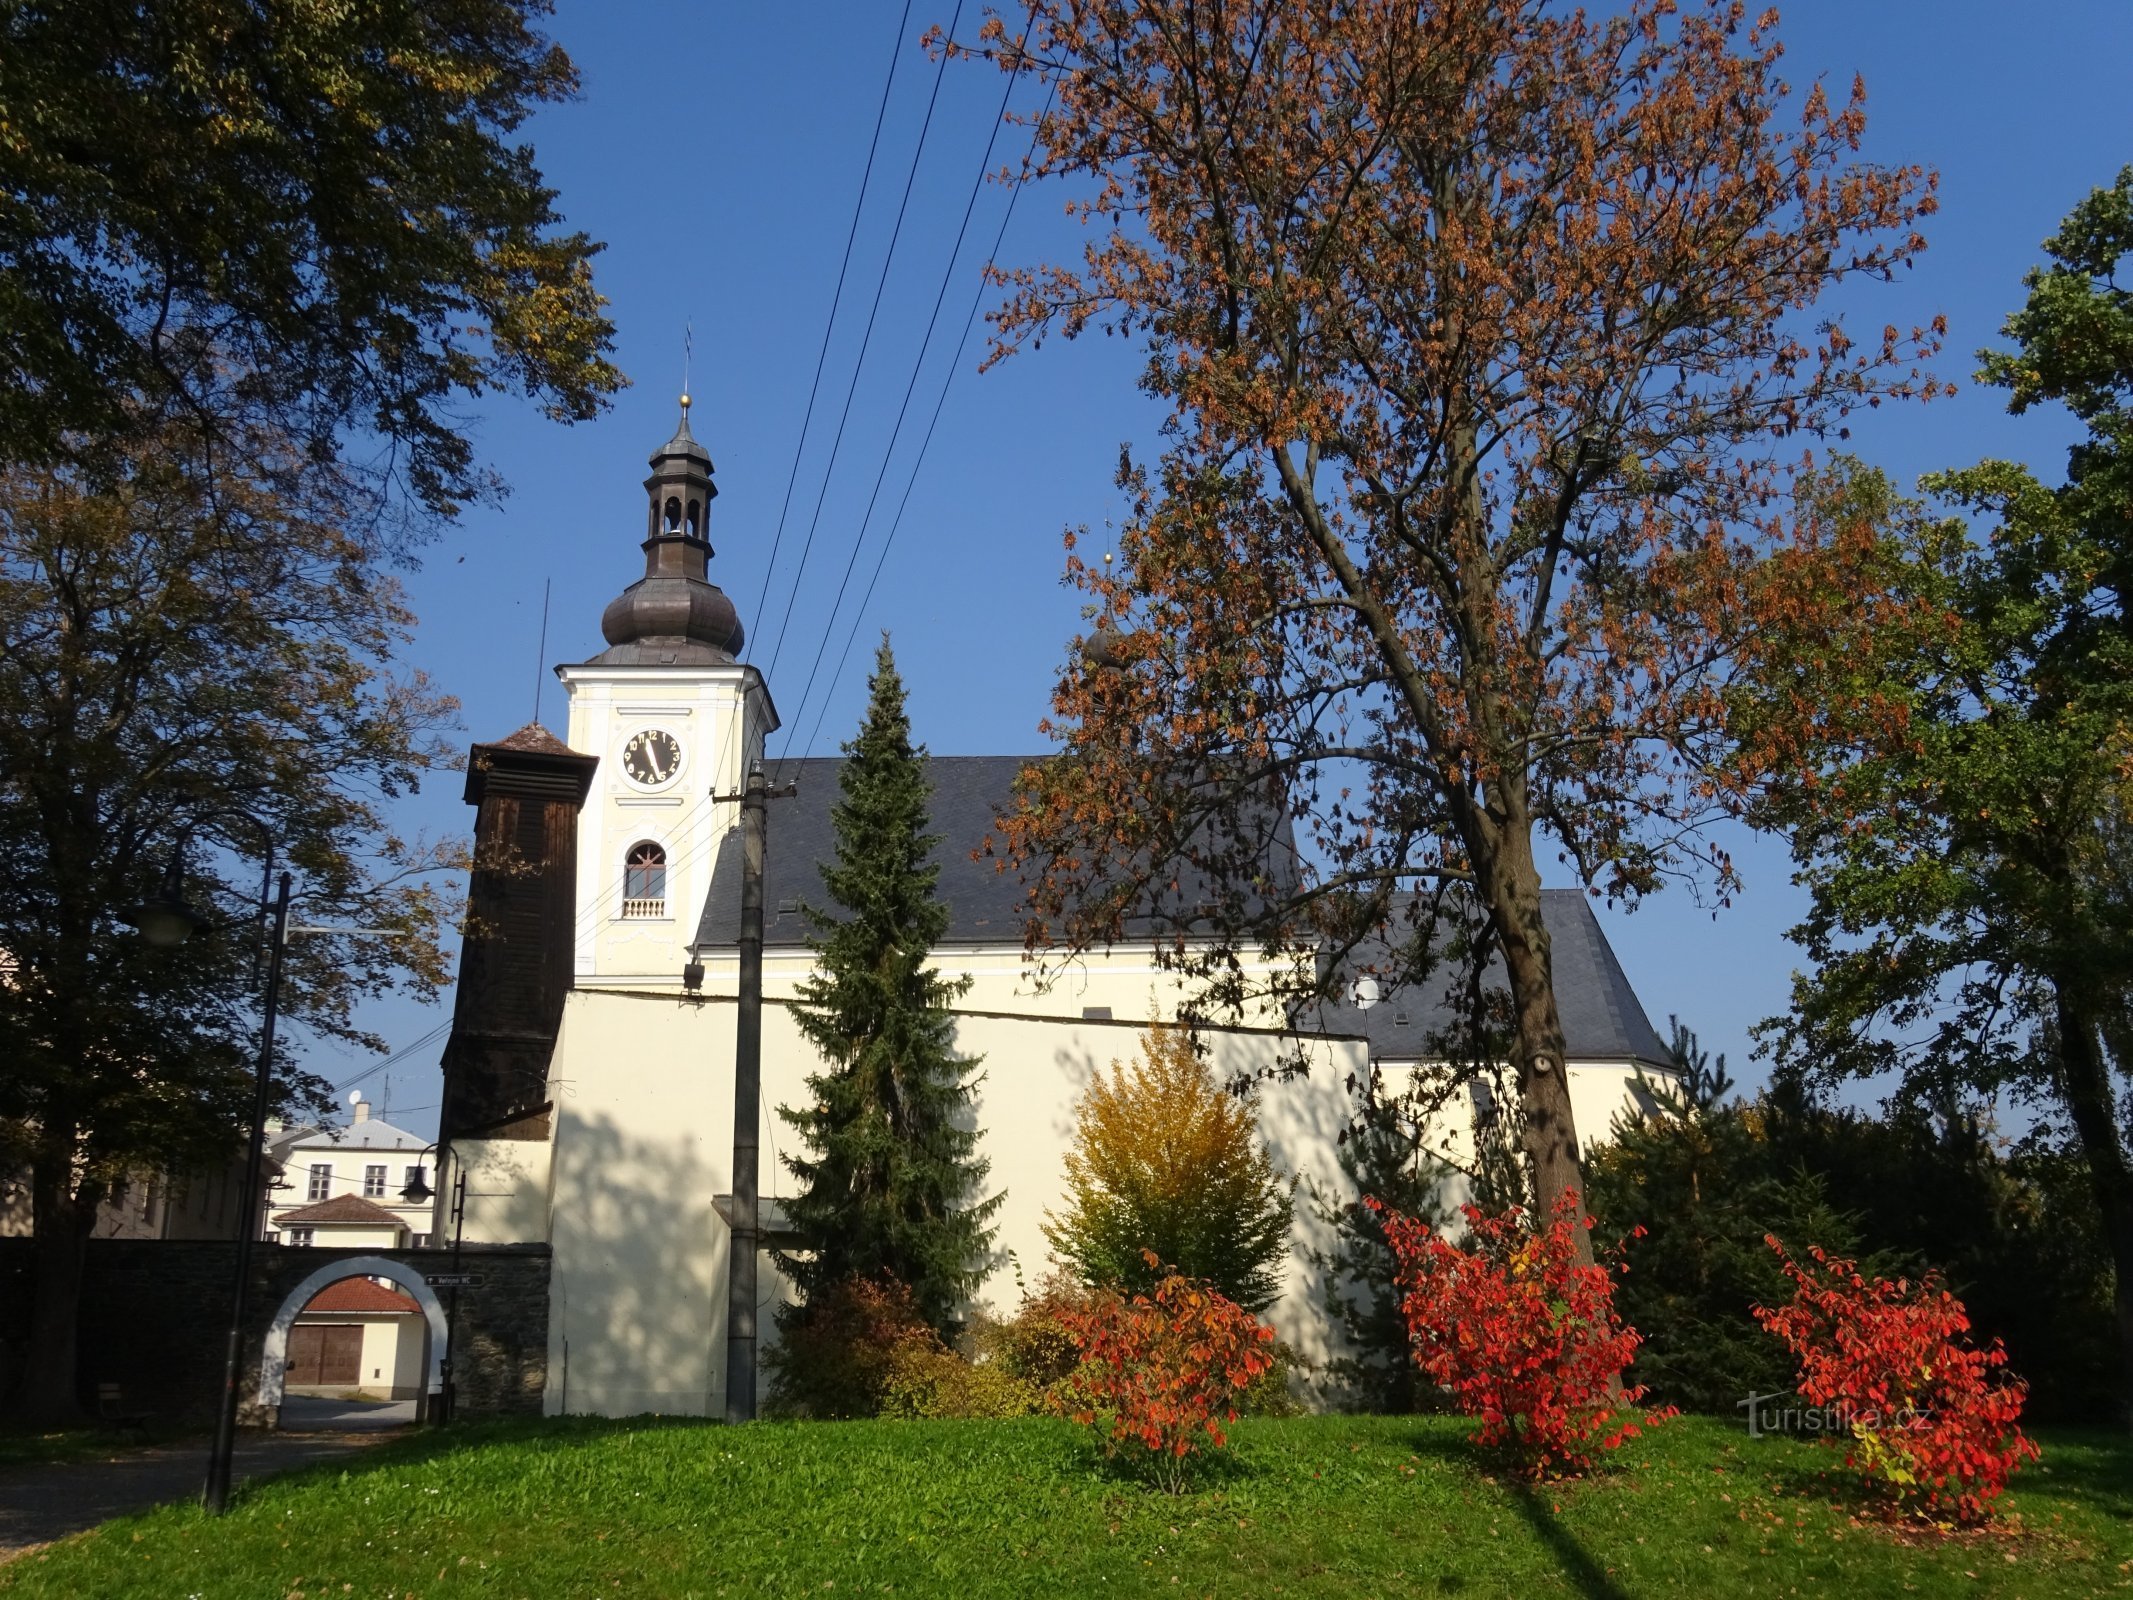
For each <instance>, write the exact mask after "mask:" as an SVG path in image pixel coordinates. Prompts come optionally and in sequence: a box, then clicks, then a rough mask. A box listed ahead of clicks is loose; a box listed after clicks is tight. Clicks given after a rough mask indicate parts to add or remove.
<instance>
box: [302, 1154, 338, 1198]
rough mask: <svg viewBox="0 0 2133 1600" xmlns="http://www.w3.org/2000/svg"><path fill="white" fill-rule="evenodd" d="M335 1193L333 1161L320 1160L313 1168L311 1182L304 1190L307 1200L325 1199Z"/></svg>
mask: <svg viewBox="0 0 2133 1600" xmlns="http://www.w3.org/2000/svg"><path fill="white" fill-rule="evenodd" d="M332 1193H333V1163H332V1162H330V1161H320V1162H317V1163H315V1164H314V1165H313V1166H312V1168H311V1183H310V1186H309V1187H308V1188H306V1189H305V1190H304V1198H305V1199H306V1200H324V1199H325V1198H326V1197H327V1196H329V1195H331V1194H332Z"/></svg>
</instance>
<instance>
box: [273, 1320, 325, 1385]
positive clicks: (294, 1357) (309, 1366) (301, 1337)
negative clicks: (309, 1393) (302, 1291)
mask: <svg viewBox="0 0 2133 1600" xmlns="http://www.w3.org/2000/svg"><path fill="white" fill-rule="evenodd" d="M325 1350H326V1330H325V1329H324V1328H321V1327H319V1326H317V1325H316V1324H311V1325H309V1326H307V1325H305V1324H303V1323H298V1324H297V1325H296V1326H295V1327H293V1328H291V1329H290V1330H289V1369H288V1373H287V1376H286V1377H285V1378H284V1379H283V1381H284V1382H286V1383H292V1384H301V1385H304V1386H306V1387H311V1386H315V1385H316V1384H317V1383H318V1381H319V1375H318V1373H319V1361H320V1358H321V1357H322V1356H323V1355H324V1354H325Z"/></svg>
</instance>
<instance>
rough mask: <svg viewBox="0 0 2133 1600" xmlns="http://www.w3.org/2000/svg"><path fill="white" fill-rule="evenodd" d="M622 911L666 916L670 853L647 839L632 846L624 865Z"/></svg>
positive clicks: (638, 914) (631, 914) (651, 915)
mask: <svg viewBox="0 0 2133 1600" xmlns="http://www.w3.org/2000/svg"><path fill="white" fill-rule="evenodd" d="M622 914H623V915H624V916H625V917H663V916H665V915H666V914H667V852H666V849H665V847H664V846H662V845H656V844H653V843H652V842H651V841H649V840H646V841H644V842H643V843H640V844H633V845H631V846H630V850H629V854H628V856H626V857H625V858H624V860H623V865H622Z"/></svg>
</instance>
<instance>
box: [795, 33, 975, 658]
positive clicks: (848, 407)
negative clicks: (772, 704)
mask: <svg viewBox="0 0 2133 1600" xmlns="http://www.w3.org/2000/svg"><path fill="white" fill-rule="evenodd" d="M962 18H963V6H962V0H956V8H955V15H954V16H953V17H951V18H950V19H949V22H948V34H949V37H951V38H953V37H954V35H955V28H956V24H957V23H958V22H960V21H962ZM947 72H948V53H947V52H946V51H945V50H944V51H942V52H941V59H940V62H939V64H938V65H937V66H936V67H935V68H934V69H933V92H932V93H931V94H930V95H928V96H927V98H926V118H925V121H923V122H922V123H920V124H919V129H918V147H917V148H916V149H914V150H913V151H912V152H911V170H910V171H909V172H908V173H906V174H905V176H904V192H903V198H902V199H900V200H898V201H897V203H896V224H895V226H894V227H892V228H891V229H890V230H889V250H888V254H886V255H884V256H883V257H882V258H881V276H880V277H879V278H877V279H876V280H875V283H874V303H873V304H872V305H871V306H869V307H868V308H867V325H866V330H865V332H863V333H862V334H861V335H860V337H859V355H858V358H857V359H856V360H854V361H853V363H852V381H851V383H850V384H848V385H847V386H846V388H845V391H844V410H843V411H842V412H841V413H840V414H839V415H838V418H837V432H836V435H835V436H834V437H833V438H832V439H831V440H830V453H829V460H828V461H826V462H825V463H824V464H823V467H822V488H821V490H820V491H819V492H818V493H817V494H816V495H815V513H814V516H813V517H812V518H811V519H810V520H809V522H808V524H807V541H806V542H805V543H804V544H802V545H801V546H800V564H799V565H798V566H797V567H795V568H794V569H793V575H792V592H791V593H789V594H788V595H786V597H785V614H784V615H783V616H782V617H780V618H779V619H778V645H777V648H776V649H775V650H773V651H771V652H770V666H769V667H768V668H767V669H766V670H765V672H764V674H763V676H764V677H765V678H766V679H767V678H769V677H770V676H771V674H772V673H775V672H776V671H777V668H778V657H779V656H780V655H782V654H783V653H784V650H785V632H786V629H787V628H788V627H789V626H790V625H791V623H792V608H793V603H794V602H795V601H797V600H798V599H799V598H800V580H801V579H802V578H803V577H805V576H806V575H807V557H808V554H809V552H811V551H812V550H813V549H814V548H815V531H816V530H817V529H818V528H820V527H821V526H822V505H823V502H824V501H825V500H827V499H828V498H829V486H830V479H831V478H832V477H833V476H834V475H835V473H836V471H837V452H838V450H839V449H840V448H841V447H842V446H843V444H844V427H845V424H846V423H847V422H849V421H850V420H851V416H852V399H853V397H854V396H855V395H857V394H858V392H859V374H860V373H861V372H862V371H863V370H864V369H865V367H866V364H867V347H868V346H869V345H870V344H872V343H873V339H874V320H875V318H876V317H877V316H878V315H879V314H880V312H881V296H882V291H883V290H885V289H887V288H888V286H889V268H890V267H891V266H892V265H893V264H894V263H895V260H896V244H897V241H898V240H899V239H901V238H902V237H903V231H904V214H905V213H906V212H907V211H908V210H909V209H910V205H911V188H912V185H913V184H915V183H916V182H917V181H918V164H919V159H920V158H921V157H922V156H924V155H925V153H926V135H927V134H928V133H930V132H931V131H932V128H933V108H934V107H935V106H936V105H937V104H939V102H940V98H941V80H942V79H943V78H944V77H946V75H947Z"/></svg>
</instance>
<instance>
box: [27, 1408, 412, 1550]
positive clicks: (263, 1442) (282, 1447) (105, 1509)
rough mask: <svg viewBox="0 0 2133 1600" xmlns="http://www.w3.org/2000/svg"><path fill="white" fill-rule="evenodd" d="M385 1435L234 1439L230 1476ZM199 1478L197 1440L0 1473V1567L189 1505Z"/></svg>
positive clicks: (200, 1445) (276, 1467)
mask: <svg viewBox="0 0 2133 1600" xmlns="http://www.w3.org/2000/svg"><path fill="white" fill-rule="evenodd" d="M389 1437H391V1435H390V1433H389V1432H386V1431H383V1430H373V1431H353V1430H351V1431H344V1432H338V1433H261V1434H252V1435H248V1436H245V1437H241V1438H239V1440H238V1441H237V1457H236V1477H237V1479H238V1481H239V1482H242V1481H244V1480H246V1479H249V1478H263V1477H266V1476H267V1475H269V1474H270V1473H276V1472H286V1471H288V1470H289V1469H290V1468H291V1467H302V1466H309V1465H310V1464H311V1463H312V1462H314V1461H329V1460H332V1459H333V1458H334V1457H336V1456H345V1455H348V1454H350V1453H351V1452H353V1451H357V1450H361V1449H363V1448H365V1447H366V1446H368V1445H373V1444H376V1443H377V1442H378V1441H379V1440H381V1439H385V1438H389ZM206 1476H207V1441H206V1440H205V1439H202V1440H199V1441H197V1442H195V1443H190V1444H174V1445H155V1446H152V1447H148V1448H143V1449H138V1450H121V1451H117V1452H114V1453H113V1454H112V1455H111V1456H109V1457H108V1458H106V1459H104V1460H100V1461H63V1462H56V1463H51V1464H46V1465H40V1466H24V1467H10V1468H8V1469H6V1470H5V1471H0V1562H5V1561H8V1560H10V1559H12V1558H13V1557H15V1556H18V1555H20V1554H21V1553H22V1552H23V1551H24V1550H27V1549H30V1548H32V1547H34V1546H36V1545H40V1544H47V1543H49V1542H50V1541H52V1540H54V1539H64V1538H65V1537H66V1536H67V1535H68V1534H70V1533H80V1532H81V1531H82V1530H83V1529H84V1528H93V1527H95V1526H96V1525H97V1524H98V1523H99V1522H108V1521H110V1520H111V1518H113V1517H120V1516H124V1515H126V1514H127V1513H128V1512H133V1511H145V1510H147V1509H148V1508H149V1507H151V1506H158V1505H162V1504H163V1503H164V1502H166V1501H171V1500H197V1499H198V1498H199V1497H200V1484H201V1480H202V1479H204V1478H205V1477H206Z"/></svg>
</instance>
